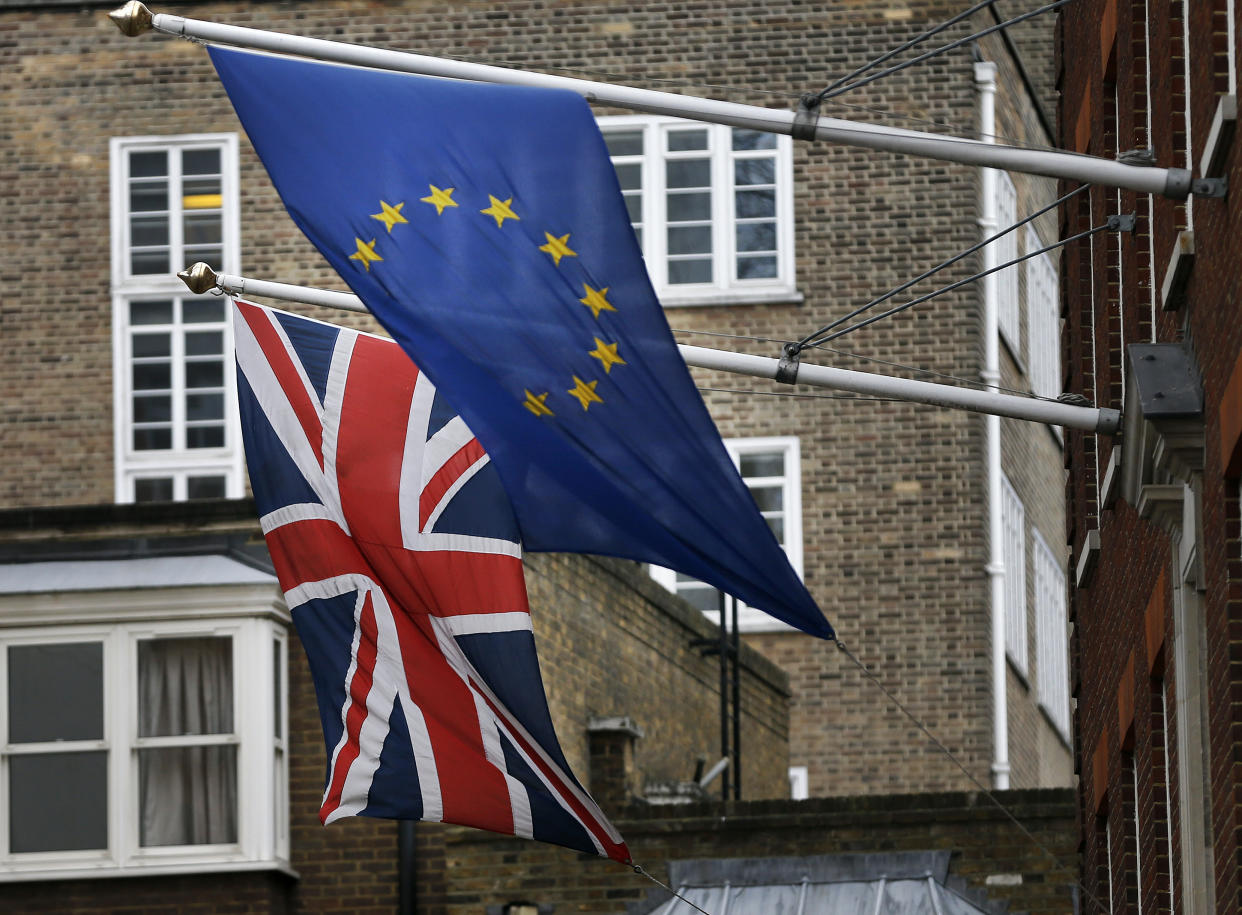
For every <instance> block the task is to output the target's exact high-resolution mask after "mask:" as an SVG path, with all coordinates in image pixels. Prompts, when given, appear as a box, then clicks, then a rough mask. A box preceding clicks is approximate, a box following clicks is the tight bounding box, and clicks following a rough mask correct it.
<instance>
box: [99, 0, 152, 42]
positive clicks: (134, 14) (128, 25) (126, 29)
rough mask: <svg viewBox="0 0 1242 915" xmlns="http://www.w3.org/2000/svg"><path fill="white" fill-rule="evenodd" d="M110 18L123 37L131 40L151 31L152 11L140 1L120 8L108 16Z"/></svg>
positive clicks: (130, 1) (133, 0)
mask: <svg viewBox="0 0 1242 915" xmlns="http://www.w3.org/2000/svg"><path fill="white" fill-rule="evenodd" d="M108 18H109V19H111V20H112V21H113V22H114V23H116V27H117V28H118V29H120V30H121V34H122V35H128V36H129V37H130V38H133V37H134V36H136V35H141V34H142V33H143V32H149V31H151V11H150V10H149V9H147V8H146V7H145V6H143V5H142V4H141V3H140V2H139V0H129V2H128V3H126V4H125V5H124V6H118V7H117V8H116V9H114V10H113V11H112V12H110V13H109V14H108Z"/></svg>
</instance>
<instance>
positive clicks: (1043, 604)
mask: <svg viewBox="0 0 1242 915" xmlns="http://www.w3.org/2000/svg"><path fill="white" fill-rule="evenodd" d="M1032 534H1033V535H1034V543H1033V546H1032V550H1031V552H1032V554H1033V555H1032V557H1031V559H1032V564H1033V565H1034V567H1035V569H1034V572H1035V620H1036V623H1035V632H1036V641H1035V664H1036V667H1037V668H1038V669H1037V671H1036V678H1037V685H1038V696H1039V705H1040V707H1041V708H1042V709H1043V710H1044V711H1045V712H1046V713H1047V715H1048V719H1049V720H1050V721H1051V722H1052V723H1053V725H1054V726H1055V727H1056V729H1057V731H1058V732H1059V733H1060V735H1061V737H1062V738H1063V739H1064V740H1065V742H1066V743H1067V744H1068V743H1069V742H1070V695H1069V618H1068V616H1067V611H1066V597H1065V588H1066V578H1065V569H1064V568H1063V565H1062V563H1061V562H1059V561H1058V560H1057V555H1056V553H1054V552H1053V551H1052V549H1051V547H1049V546H1048V543H1047V541H1046V540H1044V538H1043V536H1042V535H1041V534H1040V533H1039V531H1032Z"/></svg>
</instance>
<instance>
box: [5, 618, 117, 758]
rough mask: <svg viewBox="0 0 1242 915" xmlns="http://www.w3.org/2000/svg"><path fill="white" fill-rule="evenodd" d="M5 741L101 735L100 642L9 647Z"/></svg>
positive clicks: (95, 737) (101, 683)
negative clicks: (7, 723) (6, 736)
mask: <svg viewBox="0 0 1242 915" xmlns="http://www.w3.org/2000/svg"><path fill="white" fill-rule="evenodd" d="M8 660H9V742H10V743H42V742H44V741H49V740H102V739H103V645H102V644H101V643H100V642H74V643H70V644H57V645H10V646H9V651H8Z"/></svg>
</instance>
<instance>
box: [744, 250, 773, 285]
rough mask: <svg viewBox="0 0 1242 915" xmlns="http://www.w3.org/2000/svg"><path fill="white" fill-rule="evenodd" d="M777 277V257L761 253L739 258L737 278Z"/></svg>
mask: <svg viewBox="0 0 1242 915" xmlns="http://www.w3.org/2000/svg"><path fill="white" fill-rule="evenodd" d="M775 277H776V258H775V257H772V256H770V255H761V256H760V257H753V256H746V257H739V258H738V259H737V278H738V279H739V280H758V279H774V278H775Z"/></svg>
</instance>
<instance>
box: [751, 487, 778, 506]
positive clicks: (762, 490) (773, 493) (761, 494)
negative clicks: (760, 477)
mask: <svg viewBox="0 0 1242 915" xmlns="http://www.w3.org/2000/svg"><path fill="white" fill-rule="evenodd" d="M750 494H751V495H752V496H754V497H755V504H756V505H758V506H759V511H761V512H778V511H781V510H782V509H783V508H784V507H785V499H784V498H783V496H782V493H781V487H780V486H752V487H750Z"/></svg>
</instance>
